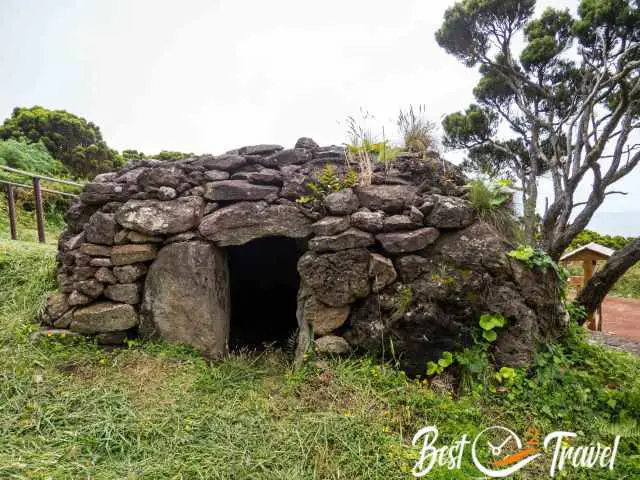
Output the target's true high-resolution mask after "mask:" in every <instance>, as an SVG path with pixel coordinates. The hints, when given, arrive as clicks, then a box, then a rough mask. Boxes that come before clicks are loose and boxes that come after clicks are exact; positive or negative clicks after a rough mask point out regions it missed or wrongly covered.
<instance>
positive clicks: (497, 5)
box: [436, 0, 535, 67]
mask: <svg viewBox="0 0 640 480" xmlns="http://www.w3.org/2000/svg"><path fill="white" fill-rule="evenodd" d="M534 7H535V0H464V1H462V2H458V3H456V4H455V5H454V6H453V7H449V8H448V9H447V11H446V12H445V14H444V22H443V24H442V26H441V27H440V29H439V30H438V31H437V32H436V41H437V42H438V44H439V45H440V46H441V47H442V48H444V49H445V50H446V51H447V52H449V53H450V54H452V55H455V56H456V57H458V58H460V59H461V60H462V61H463V62H464V63H465V65H467V66H469V67H472V66H474V65H476V64H477V63H478V61H479V60H480V59H481V58H482V57H484V56H486V55H487V53H488V52H489V48H490V47H491V35H492V34H493V33H494V32H495V31H496V29H497V28H499V29H500V30H499V31H504V32H505V33H507V32H509V31H511V32H513V31H516V30H518V29H519V28H522V27H523V26H524V25H525V23H526V22H527V20H528V19H529V17H530V16H531V15H532V14H533V11H534ZM496 24H498V26H496Z"/></svg>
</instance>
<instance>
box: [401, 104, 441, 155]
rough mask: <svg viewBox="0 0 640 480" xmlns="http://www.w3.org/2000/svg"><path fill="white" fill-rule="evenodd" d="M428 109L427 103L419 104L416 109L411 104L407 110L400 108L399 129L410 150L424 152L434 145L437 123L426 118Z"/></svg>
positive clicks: (406, 146)
mask: <svg viewBox="0 0 640 480" xmlns="http://www.w3.org/2000/svg"><path fill="white" fill-rule="evenodd" d="M426 110H427V107H426V105H419V106H418V108H417V109H415V110H414V108H413V105H410V106H409V109H408V110H407V111H406V112H405V111H404V110H400V113H399V114H398V120H397V125H398V130H399V131H400V134H401V135H402V139H403V141H404V148H405V150H406V151H408V152H412V153H423V152H426V151H428V150H429V149H431V148H432V147H433V144H434V141H433V132H434V130H435V124H434V123H433V122H430V121H429V120H427V119H426Z"/></svg>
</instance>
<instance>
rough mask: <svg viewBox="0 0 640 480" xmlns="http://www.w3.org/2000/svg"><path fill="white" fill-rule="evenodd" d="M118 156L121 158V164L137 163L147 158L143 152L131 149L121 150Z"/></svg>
mask: <svg viewBox="0 0 640 480" xmlns="http://www.w3.org/2000/svg"><path fill="white" fill-rule="evenodd" d="M120 156H121V157H122V163H123V164H126V163H129V162H137V161H140V160H144V159H146V158H147V156H146V155H145V154H144V153H143V152H139V151H138V150H132V149H128V150H123V151H122V153H121V154H120Z"/></svg>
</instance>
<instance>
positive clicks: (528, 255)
mask: <svg viewBox="0 0 640 480" xmlns="http://www.w3.org/2000/svg"><path fill="white" fill-rule="evenodd" d="M507 255H509V256H510V257H511V258H515V259H516V260H520V261H521V262H523V263H524V264H525V265H526V266H527V267H528V268H532V269H533V268H540V269H545V268H551V269H552V270H553V271H554V272H555V273H556V275H557V276H558V279H559V280H560V281H561V282H563V283H564V282H565V281H566V280H567V279H568V278H569V275H568V273H567V271H566V270H565V269H564V268H562V267H561V266H560V265H558V264H557V263H556V262H555V261H554V260H553V259H552V258H551V257H550V256H549V255H547V254H546V253H545V252H544V251H542V250H540V249H538V248H533V247H530V246H528V245H520V246H519V247H518V248H516V249H515V250H511V251H510V252H509V253H508V254H507Z"/></svg>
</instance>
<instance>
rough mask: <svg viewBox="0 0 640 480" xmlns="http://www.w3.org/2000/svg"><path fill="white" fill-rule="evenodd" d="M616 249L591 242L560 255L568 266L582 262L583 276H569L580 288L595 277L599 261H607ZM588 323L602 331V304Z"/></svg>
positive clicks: (592, 328)
mask: <svg viewBox="0 0 640 480" xmlns="http://www.w3.org/2000/svg"><path fill="white" fill-rule="evenodd" d="M614 252H615V250H613V249H612V248H609V247H605V246H604V245H600V244H599V243H595V242H591V243H588V244H587V245H583V246H582V247H580V248H576V249H575V250H573V251H571V252H567V253H565V254H564V255H563V256H562V257H560V262H561V263H562V265H564V266H567V265H568V264H569V263H570V262H582V270H583V276H582V277H569V282H570V283H571V284H572V285H573V286H575V287H578V288H582V287H584V285H586V284H587V282H588V281H589V279H590V278H591V277H593V273H594V272H595V270H596V269H597V266H598V262H599V261H606V260H608V259H609V257H610V256H611V255H613V254H614ZM587 324H588V326H589V328H590V329H591V330H597V331H602V305H598V308H597V309H596V312H595V313H594V314H591V315H589V317H588V318H587Z"/></svg>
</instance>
